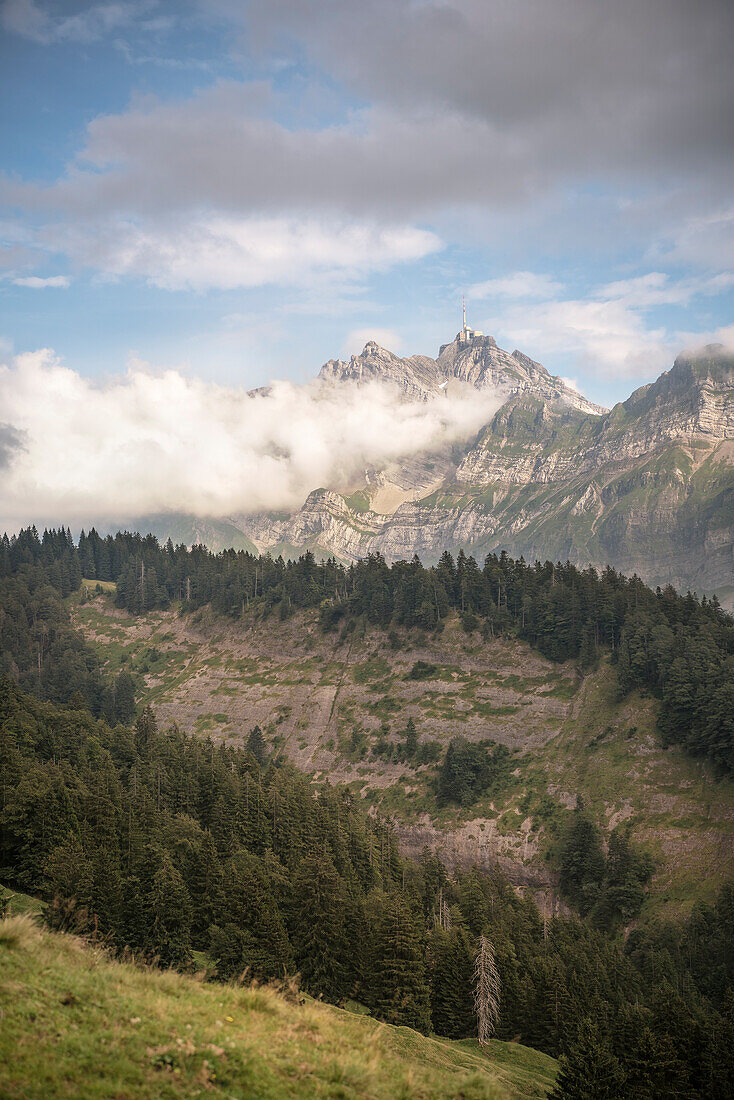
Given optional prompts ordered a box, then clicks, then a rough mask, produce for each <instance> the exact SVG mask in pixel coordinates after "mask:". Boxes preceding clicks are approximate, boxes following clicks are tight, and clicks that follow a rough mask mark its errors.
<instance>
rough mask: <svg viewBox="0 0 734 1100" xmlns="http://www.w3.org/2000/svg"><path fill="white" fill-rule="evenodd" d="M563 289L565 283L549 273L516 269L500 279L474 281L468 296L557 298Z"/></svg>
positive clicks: (479, 298)
mask: <svg viewBox="0 0 734 1100" xmlns="http://www.w3.org/2000/svg"><path fill="white" fill-rule="evenodd" d="M562 290H563V284H562V283H557V282H556V281H555V280H554V279H551V278H550V277H549V276H548V275H538V274H536V273H535V272H534V271H515V272H513V273H512V274H511V275H503V276H502V277H501V278H499V279H488V280H487V282H484V283H474V285H473V286H470V287H469V291H468V293H467V297H468V298H470V299H475V300H478V301H480V300H482V299H484V298H540V299H544V298H555V297H556V296H557V295H558V294H559V293H560V292H561V291H562Z"/></svg>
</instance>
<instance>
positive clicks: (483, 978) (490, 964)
mask: <svg viewBox="0 0 734 1100" xmlns="http://www.w3.org/2000/svg"><path fill="white" fill-rule="evenodd" d="M501 989H502V983H501V982H500V975H499V971H498V969H497V963H496V962H495V958H494V948H493V947H492V944H491V943H490V941H489V940H488V939H487V937H486V936H481V937H480V939H479V951H478V952H477V958H476V963H475V965H474V1012H475V1014H476V1017H477V1037H478V1039H479V1042H480V1044H481V1045H482V1046H483V1045H484V1044H485V1043H488V1042H489V1040H490V1039H491V1038H492V1036H493V1035H494V1032H495V1028H496V1027H497V1021H498V1019H499V1015H500V993H501Z"/></svg>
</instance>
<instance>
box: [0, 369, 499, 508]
mask: <svg viewBox="0 0 734 1100" xmlns="http://www.w3.org/2000/svg"><path fill="white" fill-rule="evenodd" d="M497 405H498V401H497V398H496V397H495V396H493V395H492V394H480V393H475V392H473V393H471V395H470V396H469V397H467V398H463V397H459V396H457V397H452V398H443V397H442V398H436V399H435V400H433V401H427V402H425V401H417V402H405V401H401V400H398V399H397V398H396V394H395V392H394V391H392V390H391V389H390V388H387V387H385V386H383V385H380V384H379V383H370V384H368V385H365V386H357V385H352V384H346V385H343V386H339V387H335V386H333V385H332V386H328V385H323V384H321V383H319V382H318V381H314V382H310V383H308V384H307V385H305V386H296V385H293V384H291V383H287V382H274V383H273V384H272V386H271V387H269V389H268V391H267V392H266V393H259V394H257V395H255V396H250V395H248V394H247V392H246V391H245V390H242V389H236V388H227V387H222V386H217V385H213V384H211V383H205V382H203V381H201V380H198V379H187V378H185V377H184V376H183V375H181V374H180V373H178V372H177V371H175V370H169V371H165V372H163V373H158V374H156V373H154V372H152V371H150V370H149V369H147V368H146V367H145V365H144V364H139V363H136V364H133V365H132V366H131V367H130V369H129V371H128V373H127V375H126V376H124V377H122V378H117V379H113V380H110V381H108V382H106V383H105V384H102V385H98V384H95V383H94V382H92V381H90V380H89V379H86V378H84V377H82V376H81V375H80V374H78V373H76V372H75V371H73V370H71V369H69V368H68V367H66V366H64V365H63V364H62V363H61V362H60V361H59V360H58V359H57V358H56V357H55V356H54V354H53V353H52V352H51V351H48V350H44V351H38V352H33V353H26V354H23V355H19V356H17V357H16V358H15V360H14V361H13V362H12V363H10V364H8V365H7V366H5V367H0V408H2V410H3V414H2V416H3V421H4V423H5V428H6V429H7V432H8V433H10V434H9V435H8V438H9V439H10V438H13V439H20V440H22V444H23V445H22V447H17V448H15V450H14V451H13V454H12V457H11V460H10V462H9V465H8V468H7V469H6V470H5V471H4V476H3V478H2V479H0V516H1V517H2V519H1V521H0V527H3V526H7V527H9V528H12V527H15V526H17V525H18V524H21V523H25V522H29V521H31V520H32V521H34V522H40V523H43V522H62V521H63V522H71V523H74V522H89V521H94V520H96V521H97V522H102V521H103V520H105V519H110V520H112V519H114V520H117V519H119V520H124V519H126V518H133V517H134V516H136V515H140V514H144V513H148V512H157V511H161V510H165V509H169V508H170V509H174V510H184V511H187V512H191V511H194V512H196V513H197V514H199V515H213V516H221V515H226V514H230V513H232V512H235V511H256V510H260V509H271V508H292V507H295V506H298V505H300V504H302V503H303V500H304V499H305V497H306V495H307V494H308V493H309V492H310V491H311V490H312V489H313V488H314V486H319V485H324V486H327V485H331V486H334V487H336V488H339V487H340V486H344V485H346V484H348V482H349V480H350V479H351V478H352V477H353V476H354V475H355V473H356V472H357V471H359V470H361V469H364V468H365V467H368V466H373V465H379V464H381V463H384V462H388V461H391V460H394V459H397V458H400V457H402V456H405V455H409V454H413V453H416V452H419V451H425V450H431V449H439V448H441V447H443V446H448V445H450V444H451V443H453V442H455V441H456V440H458V439H463V438H469V437H470V436H471V435H473V434H474V433H475V432H476V431H477V430H478V429H479V427H480V426H481V425H482V424H483V423H486V421H487V419H489V417H490V416H491V415H492V413H493V412H494V411H495V410H496V408H497Z"/></svg>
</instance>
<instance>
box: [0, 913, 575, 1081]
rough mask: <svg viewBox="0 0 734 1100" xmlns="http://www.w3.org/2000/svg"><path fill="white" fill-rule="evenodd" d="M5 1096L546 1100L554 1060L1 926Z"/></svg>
mask: <svg viewBox="0 0 734 1100" xmlns="http://www.w3.org/2000/svg"><path fill="white" fill-rule="evenodd" d="M0 1008H1V1010H2V1016H3V1026H2V1028H1V1029H0V1095H2V1096H3V1097H4V1098H6V1100H21V1098H22V1100H46V1098H48V1097H54V1098H63V1097H73V1098H74V1100H110V1098H113V1097H115V1098H119V1100H122V1098H125V1100H153V1098H155V1100H159V1098H177V1097H189V1096H191V1097H193V1096H199V1095H207V1096H210V1097H212V1098H213V1100H214V1098H215V1097H218V1096H221V1097H227V1098H238V1100H239V1098H241V1100H245V1098H247V1100H256V1098H273V1100H275V1098H278V1100H279V1098H281V1097H293V1098H297V1097H341V1098H344V1100H346V1098H349V1097H369V1098H374V1100H380V1098H385V1100H388V1098H394V1097H403V1098H404V1100H409V1098H416V1100H418V1098H421V1100H430V1098H432V1097H456V1098H457V1100H458V1098H459V1097H461V1098H463V1100H480V1098H485V1100H505V1098H507V1100H514V1098H518V1100H519V1098H524V1097H528V1098H529V1097H542V1096H545V1095H546V1093H547V1090H548V1089H549V1088H550V1086H551V1084H552V1081H553V1077H554V1073H555V1062H554V1060H553V1059H552V1058H549V1057H547V1056H546V1055H544V1054H540V1053H538V1052H537V1051H533V1050H530V1049H529V1048H527V1047H522V1046H519V1045H517V1044H514V1043H500V1042H492V1043H491V1044H490V1046H489V1048H488V1052H487V1054H485V1053H483V1052H482V1051H480V1049H479V1048H478V1046H477V1044H476V1043H474V1042H471V1041H464V1042H461V1043H455V1042H450V1041H448V1040H439V1039H432V1038H426V1037H425V1036H422V1035H419V1034H418V1033H417V1032H414V1031H411V1030H410V1029H409V1028H395V1027H390V1026H389V1025H387V1024H380V1023H378V1022H377V1021H375V1020H373V1019H371V1018H370V1017H367V1016H364V1015H357V1014H355V1013H350V1012H345V1011H342V1010H340V1009H337V1008H333V1007H331V1006H328V1005H323V1004H319V1003H316V1002H314V1001H307V1002H306V1003H305V1004H303V1005H296V1004H293V1003H289V1002H288V1001H286V1000H285V999H284V998H283V997H282V996H280V995H279V994H277V993H275V992H274V991H272V990H270V989H251V988H244V987H241V986H232V985H216V984H203V983H202V982H200V981H198V980H196V979H195V978H192V977H187V976H183V975H180V974H175V973H173V972H165V973H162V972H160V971H151V970H146V969H140V968H138V967H135V966H132V965H131V964H129V963H118V962H113V961H111V960H110V959H108V958H107V957H106V956H105V954H104V953H103V952H102V951H101V950H100V949H99V948H94V947H90V946H85V945H83V944H82V943H80V941H78V940H76V939H75V938H73V937H71V936H65V935H59V934H52V933H47V932H43V933H41V932H40V931H39V929H38V928H37V927H36V926H35V925H34V924H33V923H32V921H31V920H30V919H29V918H28V917H27V916H26V917H13V918H10V919H9V920H8V921H5V922H2V923H0Z"/></svg>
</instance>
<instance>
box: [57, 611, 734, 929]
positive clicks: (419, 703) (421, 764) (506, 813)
mask: <svg viewBox="0 0 734 1100" xmlns="http://www.w3.org/2000/svg"><path fill="white" fill-rule="evenodd" d="M74 618H75V621H76V623H77V625H78V626H79V627H80V628H81V629H82V630H83V631H84V633H85V634H86V636H87V638H88V639H90V640H91V641H92V642H93V643H94V644H95V646H96V647H97V649H98V651H99V653H100V655H101V657H102V659H103V660H104V662H105V664H106V666H107V667H108V669H109V670H110V671H112V672H117V671H119V670H120V669H121V668H125V669H127V670H128V671H130V672H131V673H132V674H133V676H134V677H135V679H136V681H137V683H138V684H139V686H140V688H141V702H142V703H150V704H151V705H152V706H153V707H154V708H155V710H156V713H157V715H158V718H159V721H160V723H161V724H164V725H166V724H169V723H171V722H176V723H177V724H178V725H179V726H180V727H181V728H182V729H185V730H187V731H190V732H196V733H199V734H200V735H202V736H211V737H213V738H215V739H217V740H225V741H226V740H230V741H232V742H242V741H244V739H246V737H247V735H248V733H249V731H250V730H251V729H252V727H253V726H255V725H259V726H260V727H261V729H262V730H263V733H264V735H265V738H266V740H267V742H268V743H269V745H270V746H271V748H272V750H273V751H274V752H276V753H278V754H285V755H287V756H288V757H289V758H290V759H292V761H293V762H294V763H295V764H296V765H297V766H298V767H300V768H302V769H304V770H306V771H308V772H312V773H314V774H315V775H316V776H317V777H319V778H323V779H326V778H328V779H330V780H332V781H338V782H340V783H346V784H349V785H351V786H352V788H353V789H354V791H355V793H358V794H359V795H360V796H361V797H363V798H365V799H367V800H369V801H371V802H372V803H374V804H376V805H379V806H380V808H381V809H382V811H383V812H387V813H391V814H392V815H393V816H394V818H395V821H396V825H397V827H398V829H399V832H400V835H401V840H402V843H403V846H404V847H405V848H406V850H408V851H410V852H411V853H413V854H420V852H421V851H422V850H423V848H424V847H425V846H426V845H428V846H429V847H431V848H436V849H439V850H441V851H442V852H443V854H444V855H445V857H446V858H447V859H448V860H449V861H458V862H462V863H469V862H478V863H480V864H482V865H485V866H488V865H491V864H493V863H494V862H499V864H500V865H501V866H502V867H503V869H504V870H505V871H506V873H508V875H509V876H510V877H511V878H512V880H513V881H515V883H516V884H517V885H519V886H523V887H527V888H529V889H530V890H532V891H533V892H534V893H535V894H536V896H540V895H543V896H544V898H545V899H546V900H551V899H552V900H555V891H554V889H553V887H554V878H553V874H552V872H551V870H550V869H549V863H548V861H547V859H546V858H545V857H546V855H547V853H548V850H549V847H550V846H551V844H552V838H553V834H554V831H555V830H556V828H557V827H558V825H559V824H560V823H561V822H562V821H563V817H564V815H565V814H566V812H567V810H568V808H570V807H572V806H573V805H574V804H575V802H576V798H577V795H578V794H581V795H582V797H583V799H584V801H585V802H586V804H587V805H589V806H590V807H591V808H592V809H593V811H594V812H595V814H596V816H597V819H598V820H599V821H600V822H601V823H603V824H604V825H605V827H606V830H607V831H610V830H611V829H612V828H613V827H615V826H616V825H618V824H619V823H620V822H624V821H629V823H630V825H631V829H632V836H633V838H634V839H636V840H637V841H638V842H639V843H641V844H643V845H644V846H645V848H647V849H648V850H649V851H650V852H651V853H652V854H653V855H654V856H655V858H656V860H657V868H656V873H655V878H654V882H653V889H652V892H651V897H650V899H649V901H648V911H654V910H656V909H657V908H659V907H661V906H662V905H663V904H665V906H666V909H669V908H670V906H671V905H672V907H673V908H675V909H677V908H686V907H687V906H688V905H689V904H690V902H691V901H692V900H693V899H694V898H696V897H699V896H709V895H710V894H712V893H713V891H714V890H715V889H716V887H717V885H718V883H719V882H720V881H721V880H722V879H724V878H726V877H727V875H731V874H732V873H733V872H734V842H733V841H734V787H733V786H732V784H731V783H729V782H727V781H723V780H716V779H714V777H713V775H712V773H711V771H710V770H709V769H708V767H707V766H706V765H703V764H700V763H698V762H696V761H692V760H691V759H690V758H688V757H686V756H684V755H683V753H682V752H680V751H679V750H677V749H668V750H663V749H662V748H661V747H660V745H659V740H658V736H657V732H656V725H655V707H656V704H655V702H654V700H652V699H650V698H642V697H640V696H639V695H633V696H629V697H627V698H626V699H624V700H620V699H619V694H618V689H617V684H616V676H615V674H614V671H613V669H612V667H611V666H610V664H609V662H608V659H603V660H602V661H601V663H600V664H599V666H598V667H597V669H596V670H594V671H593V672H591V673H590V674H588V675H586V676H581V675H580V674H579V672H578V670H577V668H576V666H575V664H574V663H573V662H568V663H566V664H553V663H551V662H550V661H547V660H545V659H544V658H543V657H542V656H540V654H538V653H537V652H536V651H534V650H532V649H530V647H528V646H527V645H525V644H524V643H521V642H518V641H514V640H507V639H494V640H491V639H490V640H489V641H484V640H483V639H482V637H481V635H480V634H479V633H478V632H474V633H472V634H467V633H465V631H464V630H463V629H462V627H461V625H460V623H459V621H458V619H457V618H456V617H455V616H453V615H451V616H449V618H448V619H447V620H446V624H445V629H444V630H443V632H442V633H441V634H440V635H430V636H428V635H424V634H422V633H420V632H417V631H412V632H406V631H404V630H399V631H392V632H391V633H390V634H388V633H386V632H384V631H382V630H378V629H374V628H370V627H367V628H364V627H362V626H361V625H358V627H357V629H355V630H354V631H352V632H351V633H349V634H337V633H332V634H326V635H325V634H323V633H322V632H321V630H320V629H319V626H318V623H317V618H318V616H317V613H316V612H306V613H300V614H298V615H294V616H293V617H291V618H288V619H286V620H285V621H280V620H279V619H278V618H277V616H275V615H271V616H270V617H269V618H266V619H261V618H258V617H256V616H254V615H250V616H249V617H248V616H246V617H245V618H243V619H242V620H240V621H238V622H236V623H234V622H232V621H231V620H229V619H225V618H223V617H217V616H214V615H213V614H212V613H211V612H210V611H209V610H208V609H205V610H203V611H199V612H197V613H195V614H193V615H187V616H179V615H178V613H177V612H176V611H174V610H171V611H165V612H152V613H149V614H148V615H147V616H145V617H137V618H136V617H133V616H130V615H128V614H127V613H126V612H124V611H121V610H119V609H116V608H115V607H114V606H113V603H112V600H111V599H110V597H109V596H108V595H98V596H96V597H94V598H93V599H91V600H90V601H88V602H86V603H79V602H75V604H74ZM410 719H412V720H413V723H414V724H415V727H416V731H417V735H418V751H417V752H416V753H415V754H414V755H413V756H411V757H408V758H407V759H406V758H405V754H404V752H403V751H402V749H403V746H404V744H405V740H406V730H407V727H408V723H409V720H410ZM455 737H464V738H466V739H468V740H469V741H475V742H476V741H483V740H490V741H493V742H496V743H498V744H501V745H504V746H506V747H507V748H508V749H509V750H510V757H509V759H508V761H507V766H506V767H505V769H504V770H503V772H502V775H501V776H500V777H499V778H498V779H497V781H496V782H495V783H494V784H493V786H492V787H491V789H490V790H488V791H487V792H486V793H485V794H483V795H482V796H481V797H480V798H478V799H477V800H476V801H475V802H474V803H473V804H472V805H471V806H470V807H464V808H462V809H459V808H456V807H453V806H441V805H440V804H439V801H438V799H437V794H436V774H437V766H438V763H439V762H440V760H441V759H442V758H443V755H444V753H445V750H446V747H447V745H448V743H449V742H450V741H451V739H452V738H455Z"/></svg>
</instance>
